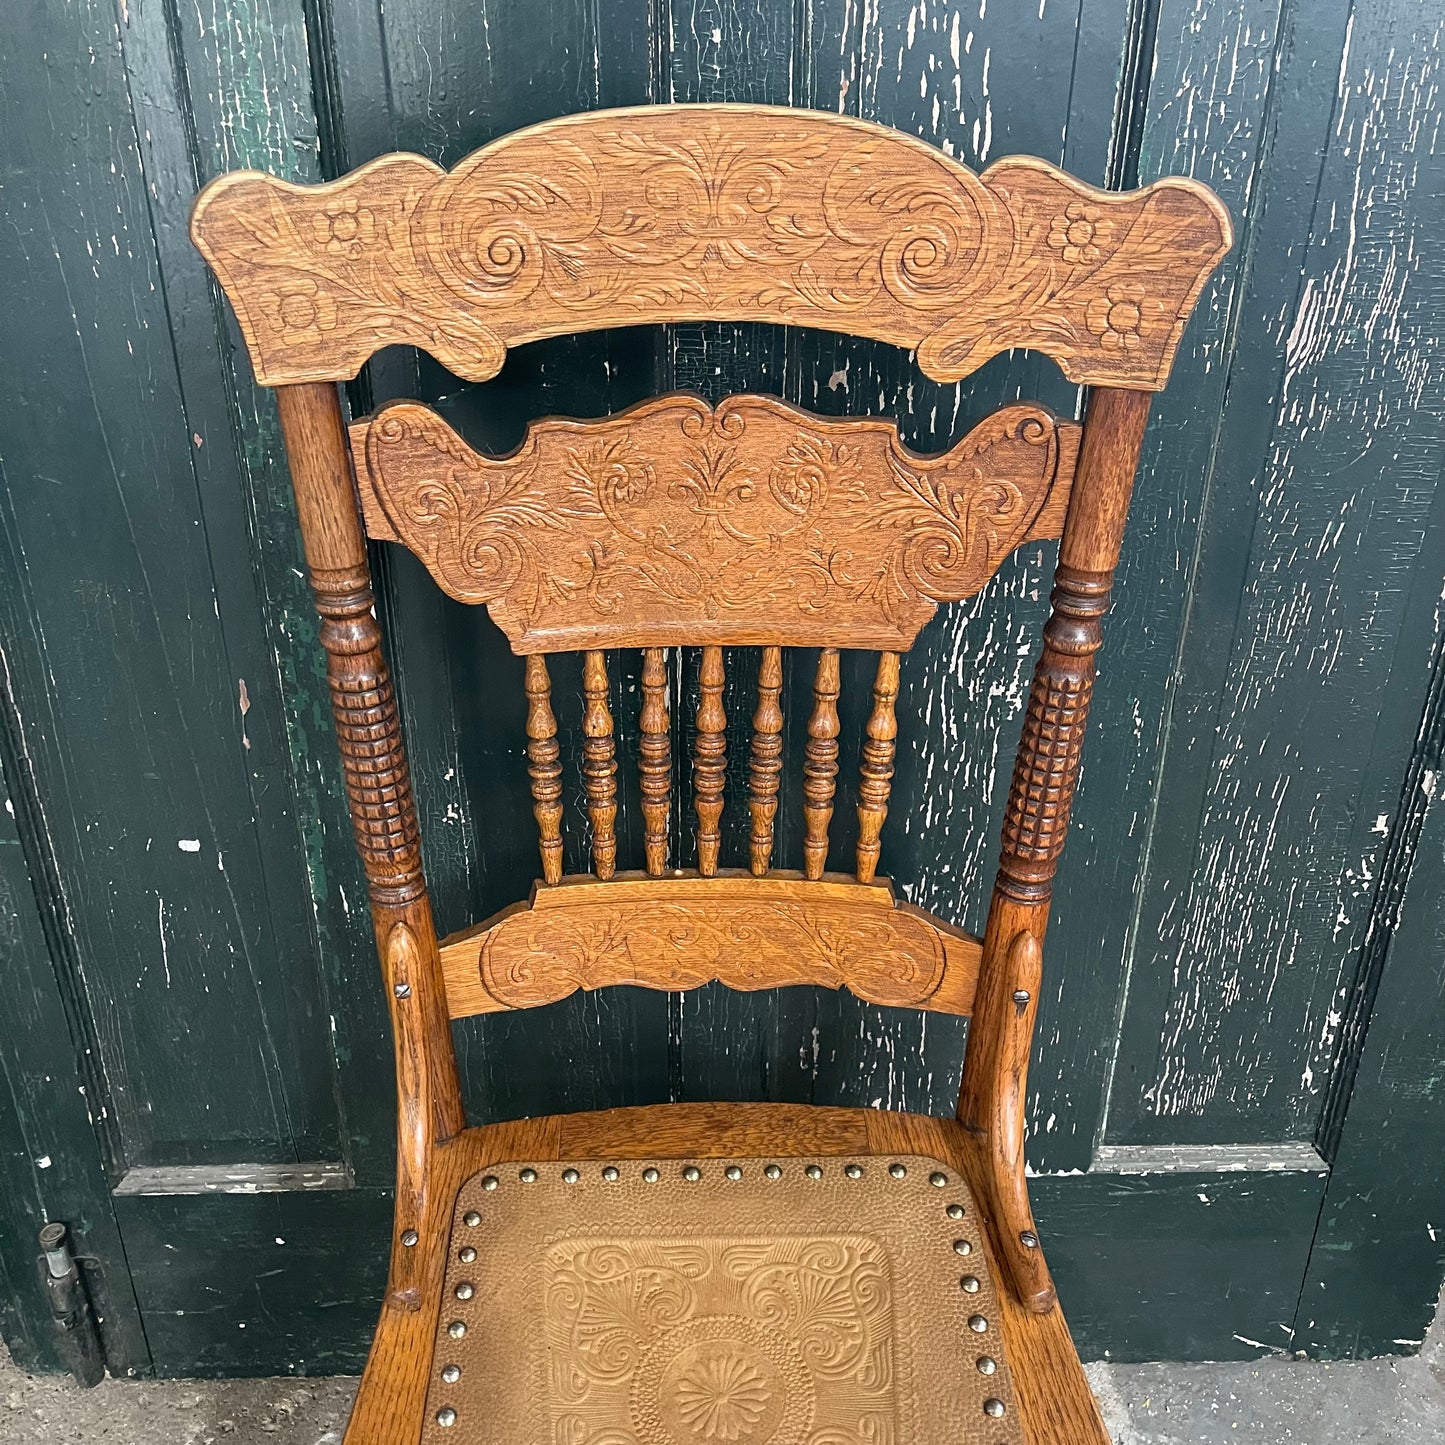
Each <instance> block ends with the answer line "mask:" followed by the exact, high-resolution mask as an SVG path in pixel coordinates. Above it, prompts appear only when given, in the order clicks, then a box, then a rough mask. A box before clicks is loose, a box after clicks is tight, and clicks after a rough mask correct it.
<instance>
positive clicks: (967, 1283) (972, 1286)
mask: <svg viewBox="0 0 1445 1445" xmlns="http://www.w3.org/2000/svg"><path fill="white" fill-rule="evenodd" d="M958 1287H959V1289H961V1290H962V1291H963V1292H964V1294H977V1293H978V1276H977V1275H973V1274H966V1275H964V1277H963V1278H962V1279H961V1280H959V1282H958Z"/></svg>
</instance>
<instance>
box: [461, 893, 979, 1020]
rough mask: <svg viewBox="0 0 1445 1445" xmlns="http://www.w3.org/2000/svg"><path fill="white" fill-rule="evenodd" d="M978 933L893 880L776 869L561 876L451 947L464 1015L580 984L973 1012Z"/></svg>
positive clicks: (551, 996) (543, 999)
mask: <svg viewBox="0 0 1445 1445" xmlns="http://www.w3.org/2000/svg"><path fill="white" fill-rule="evenodd" d="M979 947H980V945H979V941H978V940H977V939H976V938H974V937H972V936H971V935H970V934H967V933H964V932H962V931H961V930H959V929H955V928H950V927H949V926H948V925H946V924H943V923H941V922H939V920H937V919H935V918H934V917H933V916H932V915H931V914H928V913H926V912H924V910H922V909H920V908H914V907H913V906H911V905H910V904H907V903H900V902H897V901H896V900H895V899H894V897H893V892H892V888H891V887H890V885H889V884H888V882H887V880H886V879H883V880H878V881H877V882H874V883H871V884H862V883H858V882H856V881H855V880H853V879H850V878H847V877H845V876H843V875H828V876H827V877H826V878H823V879H820V880H816V881H815V880H808V879H804V878H802V877H801V876H800V875H799V874H797V873H785V872H782V871H774V872H772V873H769V874H768V875H767V876H766V877H762V878H758V877H754V876H752V875H751V874H749V873H746V872H742V871H740V870H725V871H723V872H721V873H719V874H717V875H715V876H706V875H701V874H696V873H674V874H669V875H668V876H666V877H663V878H652V877H648V876H646V875H640V874H636V873H632V874H618V875H617V876H616V877H614V878H613V879H612V880H611V881H610V882H599V881H597V880H593V879H590V878H572V879H563V881H562V883H561V884H560V885H559V886H557V887H555V888H546V889H537V890H535V891H534V892H533V896H532V899H531V901H530V902H528V903H523V904H514V905H512V906H511V907H509V908H505V909H503V910H502V911H501V912H500V913H498V914H496V915H495V916H494V917H492V918H490V919H488V920H487V921H486V922H485V923H483V924H480V925H478V926H476V927H474V928H470V929H466V930H463V931H462V932H461V933H458V934H454V935H452V936H451V937H449V938H447V939H446V940H445V941H444V942H443V944H442V947H441V966H442V972H443V974H444V976H445V978H446V987H447V997H448V1003H449V1007H450V1011H451V1015H452V1017H453V1018H465V1017H467V1016H469V1015H471V1014H477V1013H494V1012H497V1011H499V1010H503V1009H516V1008H532V1007H535V1006H536V1005H538V1004H544V1003H552V1002H554V1001H555V1000H557V999H560V998H565V997H566V996H567V995H568V994H569V993H572V992H573V991H574V990H576V989H579V988H582V989H595V988H604V987H611V986H613V985H616V984H641V985H643V986H644V987H647V988H657V989H668V990H676V989H691V988H697V987H699V986H700V985H702V984H704V983H708V982H711V981H712V980H714V979H720V980H721V981H722V982H723V983H725V984H727V985H728V986H729V987H730V988H736V989H749V990H750V989H759V988H778V987H783V986H786V985H790V984H815V985H819V986H821V987H823V988H847V989H849V990H850V991H851V992H853V993H855V994H857V995H858V996H859V997H860V998H866V999H870V1000H871V1001H872V1002H874V1003H880V1004H892V1005H896V1006H900V1007H913V1008H925V1009H930V1010H933V1011H936V1012H944V1013H954V1014H966V1013H968V1012H969V1010H970V1009H971V1007H972V1004H973V991H974V976H975V974H976V971H977V964H978V958H979Z"/></svg>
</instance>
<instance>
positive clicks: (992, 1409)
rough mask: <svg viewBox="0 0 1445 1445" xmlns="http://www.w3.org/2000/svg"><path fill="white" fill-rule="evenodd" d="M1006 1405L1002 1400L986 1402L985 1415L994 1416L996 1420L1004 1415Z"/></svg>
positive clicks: (984, 1404) (984, 1403) (984, 1406)
mask: <svg viewBox="0 0 1445 1445" xmlns="http://www.w3.org/2000/svg"><path fill="white" fill-rule="evenodd" d="M1003 1411H1004V1405H1003V1401H1002V1400H992V1399H990V1400H985V1401H984V1402H983V1413H984V1414H985V1415H992V1416H993V1418H994V1419H995V1420H997V1419H999V1418H1000V1417H1001V1416H1002V1415H1003Z"/></svg>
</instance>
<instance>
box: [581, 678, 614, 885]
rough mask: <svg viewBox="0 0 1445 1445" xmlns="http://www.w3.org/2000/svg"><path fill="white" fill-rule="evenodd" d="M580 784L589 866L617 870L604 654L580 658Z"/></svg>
mask: <svg viewBox="0 0 1445 1445" xmlns="http://www.w3.org/2000/svg"><path fill="white" fill-rule="evenodd" d="M582 696H583V698H584V700H585V706H584V708H583V712H582V787H583V791H584V792H585V793H586V794H587V818H588V821H589V822H590V823H591V824H592V868H593V871H594V872H595V873H596V874H597V876H598V877H599V878H611V877H612V875H613V873H615V872H616V871H617V742H616V739H615V738H614V737H613V734H612V709H611V708H610V707H609V706H608V705H607V658H606V657H605V656H604V655H603V654H602V653H600V652H595V651H593V652H589V653H588V654H587V656H586V657H585V658H584V659H583V662H582Z"/></svg>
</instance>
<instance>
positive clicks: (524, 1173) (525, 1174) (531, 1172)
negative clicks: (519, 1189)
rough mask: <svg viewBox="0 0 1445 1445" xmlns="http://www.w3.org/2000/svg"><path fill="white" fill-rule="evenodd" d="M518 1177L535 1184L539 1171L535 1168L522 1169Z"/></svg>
mask: <svg viewBox="0 0 1445 1445" xmlns="http://www.w3.org/2000/svg"><path fill="white" fill-rule="evenodd" d="M517 1178H518V1179H520V1180H521V1181H522V1183H523V1184H535V1183H536V1182H537V1171H536V1170H535V1169H521V1170H519V1171H518V1172H517Z"/></svg>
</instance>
